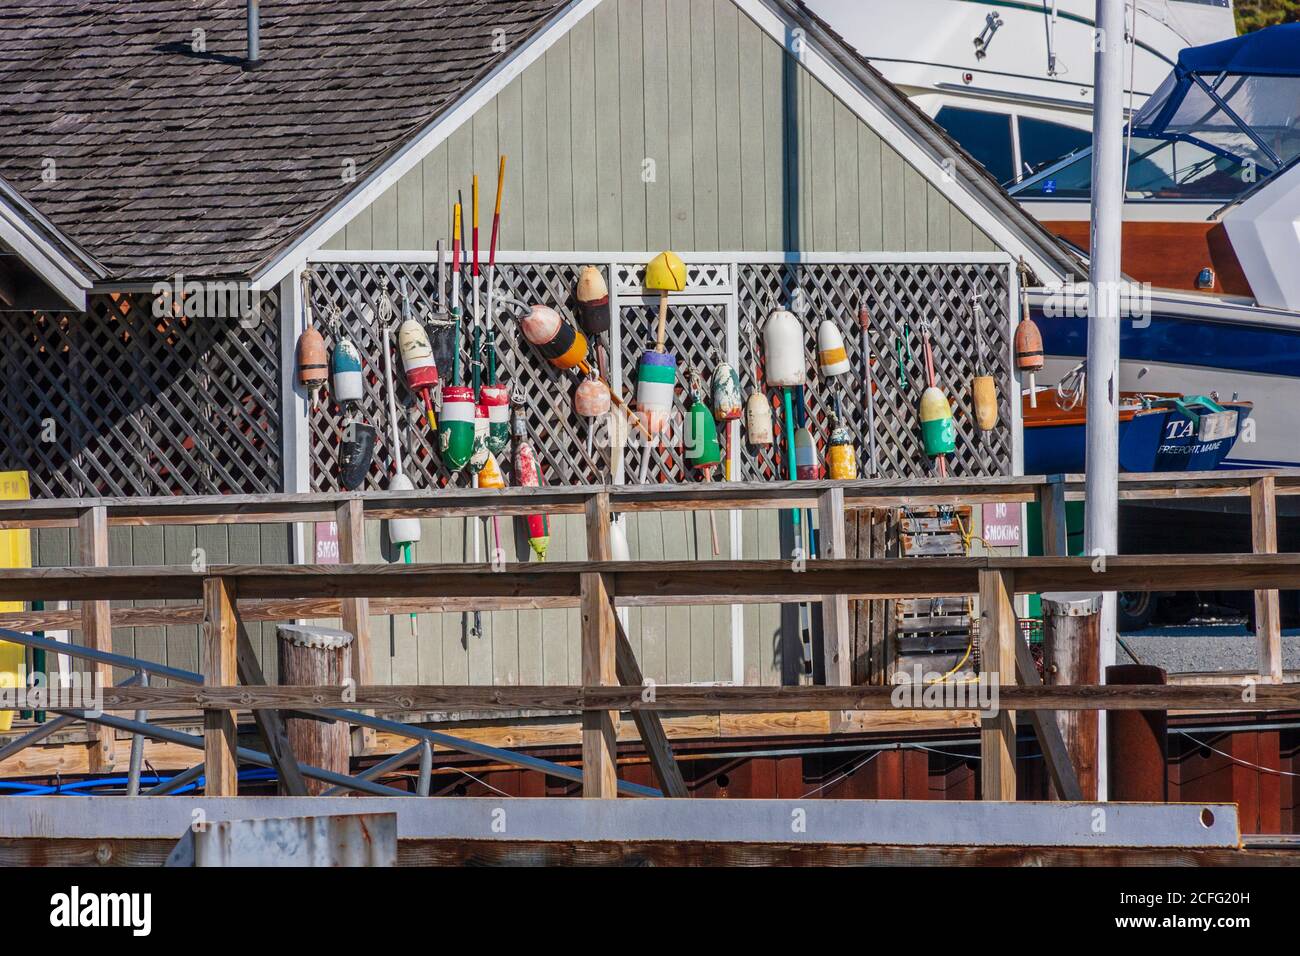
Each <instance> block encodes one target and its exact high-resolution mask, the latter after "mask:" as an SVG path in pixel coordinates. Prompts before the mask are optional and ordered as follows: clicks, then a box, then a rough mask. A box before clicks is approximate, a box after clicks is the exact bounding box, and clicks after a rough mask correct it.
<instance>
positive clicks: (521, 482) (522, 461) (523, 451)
mask: <svg viewBox="0 0 1300 956" xmlns="http://www.w3.org/2000/svg"><path fill="white" fill-rule="evenodd" d="M511 431H512V432H513V433H514V442H513V445H512V451H513V452H514V479H515V484H516V485H518V486H519V487H521V488H537V487H540V485H541V483H542V482H541V471H540V470H539V469H538V467H537V453H536V452H535V451H533V443H532V442H531V441H529V440H528V421H527V419H526V417H525V413H524V405H523V402H522V400H516V402H515V403H514V407H513V419H512V423H511ZM527 523H528V546H529V547H530V548H532V549H533V553H534V554H535V555H537V560H538V561H545V560H546V550H547V548H549V547H550V545H551V530H550V522H549V521H548V520H547V517H546V515H544V514H530V515H528V516H527Z"/></svg>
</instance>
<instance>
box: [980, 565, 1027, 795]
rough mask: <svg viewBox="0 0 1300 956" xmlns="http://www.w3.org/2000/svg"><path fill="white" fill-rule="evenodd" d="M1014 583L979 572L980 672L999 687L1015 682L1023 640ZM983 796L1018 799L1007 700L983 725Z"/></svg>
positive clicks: (1007, 577)
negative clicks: (1010, 681) (1020, 646)
mask: <svg viewBox="0 0 1300 956" xmlns="http://www.w3.org/2000/svg"><path fill="white" fill-rule="evenodd" d="M1014 596H1015V582H1014V580H1013V579H1012V577H1011V575H1010V574H1009V573H1008V572H1004V571H981V572H980V659H981V661H982V667H981V673H982V674H984V675H990V676H992V677H993V678H994V679H996V680H997V681H998V683H999V684H1001V683H1005V682H1006V681H1007V680H1008V679H1011V680H1014V679H1015V673H1016V644H1017V643H1018V642H1019V640H1020V635H1019V633H1017V626H1016V610H1015V607H1014V606H1013V605H1012V600H1013V598H1014ZM980 793H981V796H982V797H983V798H984V799H985V800H1014V799H1016V716H1015V712H1014V711H1012V710H1010V709H1008V707H1007V702H1006V701H1005V699H1000V700H999V707H998V712H997V714H996V715H995V716H992V717H986V718H984V720H983V722H982V723H981V725H980Z"/></svg>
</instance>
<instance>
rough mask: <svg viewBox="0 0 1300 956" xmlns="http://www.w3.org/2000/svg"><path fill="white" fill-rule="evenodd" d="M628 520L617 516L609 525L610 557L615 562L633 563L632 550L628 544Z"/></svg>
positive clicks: (622, 516)
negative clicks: (626, 526)
mask: <svg viewBox="0 0 1300 956" xmlns="http://www.w3.org/2000/svg"><path fill="white" fill-rule="evenodd" d="M626 524H627V518H626V517H625V516H624V515H617V516H615V518H614V519H613V520H612V521H610V523H609V556H610V558H611V559H613V560H614V561H631V560H632V549H631V548H630V547H628V544H627V530H626V528H625V527H624V525H626Z"/></svg>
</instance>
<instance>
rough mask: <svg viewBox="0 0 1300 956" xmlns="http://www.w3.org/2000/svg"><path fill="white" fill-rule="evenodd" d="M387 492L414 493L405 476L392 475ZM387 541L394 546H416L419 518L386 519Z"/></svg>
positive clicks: (418, 533)
mask: <svg viewBox="0 0 1300 956" xmlns="http://www.w3.org/2000/svg"><path fill="white" fill-rule="evenodd" d="M388 490H389V491H414V490H415V485H413V484H411V479H410V478H407V477H406V475H401V474H399V475H393V479H392V481H390V482H389V483H388ZM388 540H390V541H391V542H393V544H395V545H404V544H412V545H413V544H417V543H419V540H420V519H419V518H389V519H388Z"/></svg>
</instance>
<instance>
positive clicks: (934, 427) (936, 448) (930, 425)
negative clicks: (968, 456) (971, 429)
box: [921, 385, 957, 458]
mask: <svg viewBox="0 0 1300 956" xmlns="http://www.w3.org/2000/svg"><path fill="white" fill-rule="evenodd" d="M921 441H922V443H923V444H924V445H925V453H926V455H927V456H928V457H930V458H937V457H938V456H940V455H950V454H952V453H953V451H954V450H955V449H956V448H957V430H956V428H955V427H954V426H953V421H952V408H951V406H949V405H948V399H947V398H945V397H944V394H943V392H941V391H939V389H937V388H935V387H934V386H933V385H931V386H930V387H929V388H927V389H926V390H925V391H924V392H922V393H921Z"/></svg>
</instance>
